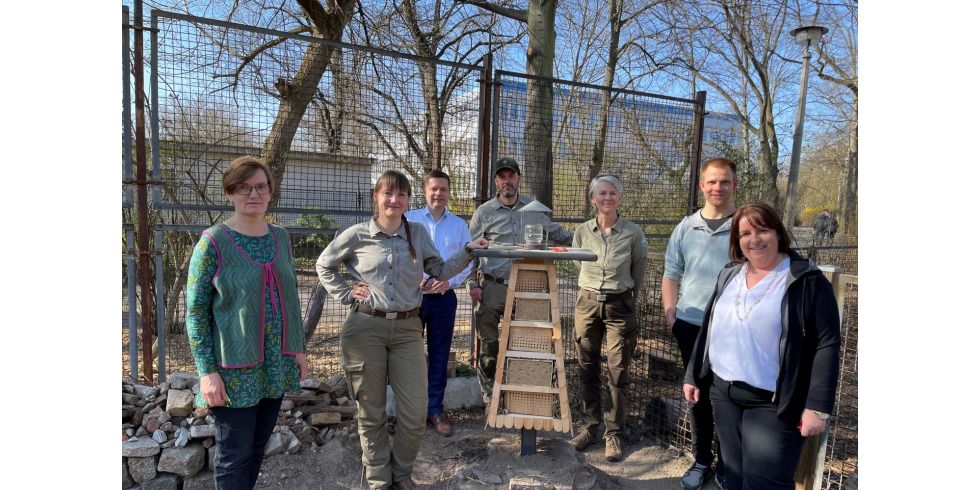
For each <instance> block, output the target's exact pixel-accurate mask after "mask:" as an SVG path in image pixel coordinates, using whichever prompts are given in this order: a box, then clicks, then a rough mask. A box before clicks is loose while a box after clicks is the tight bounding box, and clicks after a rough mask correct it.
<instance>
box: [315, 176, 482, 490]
mask: <svg viewBox="0 0 980 490" xmlns="http://www.w3.org/2000/svg"><path fill="white" fill-rule="evenodd" d="M411 193H412V188H411V185H410V183H409V181H408V178H407V177H405V175H404V174H402V173H400V172H396V171H394V170H388V171H385V172H384V173H382V174H381V176H380V177H378V181H377V182H376V183H375V185H374V191H373V193H372V197H373V199H372V204H373V207H374V217H373V218H371V219H370V220H367V221H365V222H363V223H358V224H355V225H353V226H351V227H350V228H347V229H346V230H344V231H343V232H342V233H340V235H338V236H337V238H335V239H334V240H333V241H331V242H330V244H329V245H327V248H326V249H324V250H323V253H321V254H320V258H319V259H317V262H316V271H317V274H318V275H319V276H320V283H321V284H323V288H324V289H326V290H327V293H328V294H330V296H331V297H333V298H334V299H336V300H339V301H340V302H341V303H342V304H345V305H351V311H350V314H348V315H347V319H346V320H344V324H343V326H342V327H341V332H340V351H341V361H342V363H343V369H344V372H345V374H346V376H347V383H348V386H349V387H350V389H351V396H352V397H354V399H355V400H357V431H358V433H359V434H360V436H361V451H362V455H361V461H362V463H363V464H364V470H365V474H366V477H367V483H368V485H369V486H370V487H371V488H388V487H390V488H394V489H404V488H414V486H415V483H414V482H413V481H412V468H413V466H414V465H415V457H416V455H417V454H418V450H419V445H420V444H421V443H422V437H423V436H424V435H425V413H426V402H425V397H424V395H423V394H424V393H426V392H427V391H428V387H427V384H428V383H427V376H426V360H425V351H424V347H423V346H422V320H421V319H420V318H419V306H420V305H421V303H422V284H423V280H422V277H423V275H424V274H428V275H429V276H432V277H433V278H434V279H435V280H439V281H447V280H450V279H452V278H453V276H455V275H456V274H458V273H459V272H461V271H462V270H464V269H465V268H466V266H467V265H468V264H469V263H470V260H471V259H470V255H469V254H470V251H471V250H472V249H473V248H485V247H486V246H487V241H486V240H484V239H482V238H479V239H476V240H473V241H472V242H470V243H468V244H466V245H464V246H463V249H462V250H460V251H459V252H457V253H456V254H455V255H453V256H452V258H450V259H449V260H448V261H443V259H442V257H441V256H440V255H439V250H438V249H436V247H435V245H434V244H433V243H432V239H431V238H429V234H428V233H427V232H426V230H425V227H424V226H423V225H421V224H419V223H412V222H409V221H408V220H407V219H406V218H405V211H406V208H407V207H408V198H409V196H410V195H411ZM341 265H344V266H346V269H347V272H348V273H350V274H351V275H352V276H353V277H354V279H355V281H356V284H355V285H354V286H351V285H350V284H348V283H347V281H345V280H344V277H343V276H342V275H341V274H340V266H341ZM388 384H391V388H392V391H393V392H394V395H395V401H396V403H395V406H396V408H395V413H396V416H397V418H398V424H397V425H396V427H395V434H394V437H392V438H390V440H389V435H388V432H387V430H386V428H387V416H386V414H385V402H386V397H385V392H386V386H387V385H388Z"/></svg>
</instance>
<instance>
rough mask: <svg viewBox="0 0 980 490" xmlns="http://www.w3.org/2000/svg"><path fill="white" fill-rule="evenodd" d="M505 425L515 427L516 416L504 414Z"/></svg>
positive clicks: (509, 427)
mask: <svg viewBox="0 0 980 490" xmlns="http://www.w3.org/2000/svg"><path fill="white" fill-rule="evenodd" d="M504 427H506V428H508V429H513V428H514V416H513V415H504Z"/></svg>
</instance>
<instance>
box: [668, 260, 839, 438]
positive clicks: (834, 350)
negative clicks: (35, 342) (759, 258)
mask: <svg viewBox="0 0 980 490" xmlns="http://www.w3.org/2000/svg"><path fill="white" fill-rule="evenodd" d="M743 266H744V265H743V264H734V265H729V266H728V267H726V268H725V269H722V271H721V273H720V274H719V275H718V282H717V284H716V285H715V291H714V293H713V294H712V296H711V300H710V301H708V307H707V308H706V309H705V311H704V322H703V325H704V327H702V328H701V330H700V332H698V338H697V341H696V343H695V344H694V353H693V355H692V356H691V363H690V365H689V366H688V369H687V375H686V376H685V378H684V382H685V383H687V384H693V385H697V386H698V388H700V389H701V390H703V393H702V394H701V396H707V388H708V387H710V386H711V381H712V376H713V374H712V371H711V360H710V359H708V332H709V331H710V330H711V320H712V317H711V315H712V312H713V311H714V306H715V302H716V301H717V300H718V297H719V296H721V293H722V291H724V290H725V286H727V285H728V283H729V281H731V279H732V278H733V277H735V274H737V273H738V272H739V271H740V270H741V268H742V267H743ZM789 281H791V282H790V285H789V287H788V288H787V290H786V294H785V295H784V296H783V300H782V318H783V320H782V324H783V331H782V333H781V334H780V336H779V371H778V374H777V375H776V393H775V395H774V397H773V403H774V404H775V405H776V416H778V417H779V418H780V419H781V420H782V421H784V422H786V423H787V424H791V425H796V424H798V423H799V422H800V420H801V417H802V414H803V409H805V408H809V409H810V410H816V411H818V412H824V413H831V411H832V410H833V408H834V398H835V393H836V390H837V372H838V369H839V367H838V366H839V363H840V313H839V312H838V310H837V300H836V298H835V297H834V290H833V287H832V286H831V285H830V281H828V280H827V278H826V277H824V275H823V272H821V271H820V269H818V268H817V267H815V266H813V265H812V264H810V262H809V261H807V260H806V259H804V258H802V257H800V255H799V254H797V253H796V252H790V266H789Z"/></svg>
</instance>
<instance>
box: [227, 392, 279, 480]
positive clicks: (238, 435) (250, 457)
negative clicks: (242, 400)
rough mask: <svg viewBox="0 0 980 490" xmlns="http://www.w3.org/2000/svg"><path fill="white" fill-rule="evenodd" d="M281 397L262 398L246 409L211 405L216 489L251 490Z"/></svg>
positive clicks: (260, 465)
mask: <svg viewBox="0 0 980 490" xmlns="http://www.w3.org/2000/svg"><path fill="white" fill-rule="evenodd" d="M280 405H282V397H279V398H275V399H273V398H263V399H261V400H260V401H259V404H258V405H255V406H253V407H246V408H228V407H213V408H211V414H212V415H214V425H215V437H214V439H215V442H216V444H215V452H214V486H215V488H217V489H218V490H239V489H244V490H250V489H251V488H252V487H254V486H255V482H256V481H257V480H258V479H259V468H261V467H262V457H263V455H264V454H265V444H266V443H267V442H269V437H270V436H271V435H272V429H273V428H274V427H275V426H276V418H277V417H278V415H279V406H280Z"/></svg>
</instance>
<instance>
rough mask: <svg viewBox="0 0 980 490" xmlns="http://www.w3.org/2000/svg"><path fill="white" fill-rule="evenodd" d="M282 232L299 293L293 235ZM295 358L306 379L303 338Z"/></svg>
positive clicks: (306, 362)
mask: <svg viewBox="0 0 980 490" xmlns="http://www.w3.org/2000/svg"><path fill="white" fill-rule="evenodd" d="M282 232H283V234H284V235H286V251H287V252H288V253H287V254H286V256H287V258H288V259H289V269H290V270H292V271H293V282H295V283H296V292H297V294H298V293H299V279H298V278H297V277H296V260H295V257H293V237H292V236H290V235H289V232H288V231H286V229H285V228H283V229H282ZM296 304H297V305H298V304H299V300H298V298H297V301H296ZM299 317H300V318H303V315H302V314H301V315H300V316H299ZM295 359H296V366H297V367H298V368H299V379H301V380H302V379H306V373H307V371H309V369H310V363H309V361H307V359H306V341H305V340H304V341H303V351H302V352H298V353H296V356H295Z"/></svg>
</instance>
